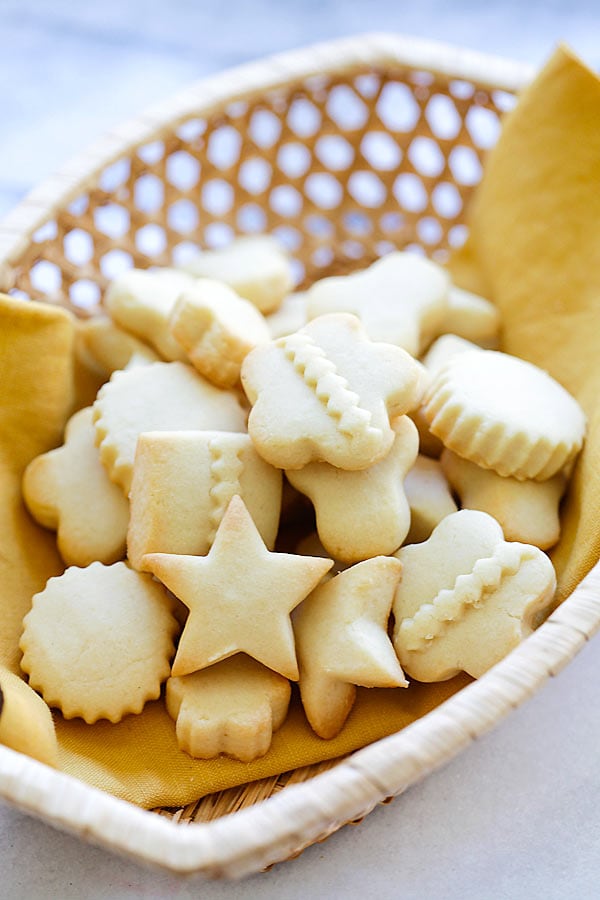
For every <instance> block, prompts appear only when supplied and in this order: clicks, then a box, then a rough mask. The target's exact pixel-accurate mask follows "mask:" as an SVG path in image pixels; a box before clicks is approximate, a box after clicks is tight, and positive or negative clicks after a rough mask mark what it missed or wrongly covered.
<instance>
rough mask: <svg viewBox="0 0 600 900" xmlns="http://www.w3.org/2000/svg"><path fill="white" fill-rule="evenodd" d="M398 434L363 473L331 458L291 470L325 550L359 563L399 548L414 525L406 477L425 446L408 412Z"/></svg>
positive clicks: (398, 422)
mask: <svg viewBox="0 0 600 900" xmlns="http://www.w3.org/2000/svg"><path fill="white" fill-rule="evenodd" d="M392 427H393V429H394V433H395V438H394V443H393V444H392V449H391V450H390V451H389V453H388V454H387V456H385V457H384V458H383V459H382V460H380V461H379V462H377V463H375V464H374V465H372V466H369V468H367V469H362V470H360V471H358V472H348V471H344V470H343V469H337V468H335V467H334V466H331V465H329V463H309V464H308V465H307V466H304V468H303V469H297V470H290V471H288V472H287V473H286V474H287V477H288V479H289V481H290V483H291V484H292V485H293V486H294V487H295V488H296V489H297V490H299V491H302V493H304V494H306V495H307V496H308V497H310V499H311V500H312V502H313V504H314V507H315V514H316V518H317V532H318V534H319V537H320V539H321V543H322V544H323V546H324V547H325V550H326V551H327V552H328V553H329V554H330V555H331V556H332V557H333V558H334V559H337V560H341V561H342V562H358V561H359V560H362V559H368V558H369V557H372V556H379V555H382V556H385V555H387V554H389V553H393V552H394V550H397V549H398V547H399V546H400V544H401V543H402V542H403V541H404V538H405V537H406V534H407V532H408V529H409V526H410V508H409V505H408V501H407V499H406V494H405V492H404V479H405V477H406V474H407V472H408V470H409V469H410V468H411V466H412V465H413V464H414V462H415V459H416V457H417V453H418V449H419V436H418V432H417V429H416V426H415V425H414V423H413V422H412V421H411V419H409V418H408V416H399V417H398V418H397V419H395V420H394V422H393V423H392Z"/></svg>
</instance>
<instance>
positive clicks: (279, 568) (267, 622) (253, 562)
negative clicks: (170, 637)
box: [142, 496, 332, 680]
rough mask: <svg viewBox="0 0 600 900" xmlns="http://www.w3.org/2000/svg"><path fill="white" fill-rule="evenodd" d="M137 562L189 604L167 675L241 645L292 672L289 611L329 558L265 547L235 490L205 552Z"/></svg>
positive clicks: (196, 667)
mask: <svg viewBox="0 0 600 900" xmlns="http://www.w3.org/2000/svg"><path fill="white" fill-rule="evenodd" d="M142 565H143V566H144V568H145V569H147V570H149V571H150V572H152V573H153V574H154V575H156V577H157V578H159V579H160V580H161V581H162V582H163V584H165V585H166V586H167V587H168V588H169V590H170V591H172V592H173V593H174V594H175V596H176V597H178V598H179V599H180V600H181V601H182V602H183V603H184V604H185V605H186V606H187V607H188V609H189V610H190V615H189V617H188V620H187V622H186V625H185V628H184V631H183V634H182V636H181V640H180V642H179V648H178V650H177V656H176V657H175V662H174V663H173V670H172V674H173V675H188V674H189V673H190V672H196V671H198V670H199V669H204V668H206V666H210V665H212V664H213V663H217V662H219V661H220V660H222V659H227V657H229V656H233V654H234V653H240V652H241V653H247V654H248V656H251V657H252V658H253V659H256V660H258V662H261V663H263V664H264V665H265V666H268V667H269V668H270V669H273V671H275V672H279V673H280V674H281V675H284V676H285V677H286V678H291V679H292V680H297V679H298V666H297V663H296V653H295V649H294V636H293V632H292V625H291V622H290V612H291V611H292V609H294V607H295V606H297V605H298V604H299V603H300V602H301V601H302V600H304V598H305V597H306V596H307V595H308V594H309V593H310V591H312V589H313V588H314V587H315V586H316V585H317V584H318V582H319V581H320V580H321V578H322V577H323V575H325V573H326V572H328V571H329V569H330V568H331V565H332V562H331V560H330V559H316V558H313V557H309V556H293V555H291V554H288V553H271V552H269V551H268V550H267V548H266V547H265V545H264V542H263V540H262V538H261V536H260V534H259V533H258V530H257V528H256V525H255V524H254V522H253V521H252V519H251V517H250V514H249V512H248V510H247V509H246V507H245V506H244V502H243V500H241V498H240V497H238V496H236V497H234V498H233V499H232V500H231V502H230V504H229V506H228V508H227V512H226V513H225V515H224V516H223V519H222V521H221V524H220V525H219V528H218V531H217V534H216V537H215V540H214V543H213V545H212V547H211V549H210V552H209V554H208V556H184V555H173V554H168V553H150V554H148V556H146V557H144V559H143V561H142Z"/></svg>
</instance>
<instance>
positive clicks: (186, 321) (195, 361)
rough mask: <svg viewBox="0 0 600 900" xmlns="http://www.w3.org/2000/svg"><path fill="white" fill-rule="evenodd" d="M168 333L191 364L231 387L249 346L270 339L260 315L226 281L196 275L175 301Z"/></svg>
mask: <svg viewBox="0 0 600 900" xmlns="http://www.w3.org/2000/svg"><path fill="white" fill-rule="evenodd" d="M169 327H170V329H171V333H172V335H173V337H174V338H175V340H176V341H177V342H178V343H179V344H180V345H181V347H183V349H184V350H185V352H186V354H187V356H188V358H189V360H190V362H191V363H192V365H193V366H194V367H195V368H196V369H197V370H198V371H199V372H200V374H201V375H204V377H205V378H208V380H209V381H212V383H213V384H216V385H218V386H219V387H233V386H234V385H235V384H237V383H238V381H239V380H240V368H241V365H242V362H243V360H244V358H245V357H246V356H247V355H248V353H249V352H250V350H252V349H253V348H254V347H256V346H258V345H259V344H266V343H267V341H269V340H270V339H271V335H270V333H269V329H268V327H267V324H266V322H265V319H264V316H262V315H261V314H260V313H259V311H258V310H257V309H256V307H255V306H253V304H252V303H250V301H248V300H244V299H243V298H242V297H239V296H238V295H237V294H236V293H235V291H233V290H232V289H231V288H230V287H228V286H227V285H226V284H221V283H220V282H218V281H211V279H209V278H199V279H198V280H197V281H196V283H195V285H194V287H191V288H188V289H187V290H185V291H184V292H183V293H182V294H181V296H180V297H179V300H178V301H177V303H176V304H175V308H174V309H173V312H172V313H171V318H170V322H169Z"/></svg>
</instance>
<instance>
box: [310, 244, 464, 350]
mask: <svg viewBox="0 0 600 900" xmlns="http://www.w3.org/2000/svg"><path fill="white" fill-rule="evenodd" d="M449 287H450V278H449V276H448V274H447V273H446V272H445V271H444V269H442V268H441V266H438V265H437V264H436V263H434V262H430V261H429V260H427V259H424V258H423V257H421V256H417V254H415V253H408V252H397V253H390V254H389V255H388V256H384V257H383V259H380V260H378V261H377V262H376V263H373V265H372V266H370V267H369V268H368V269H365V270H363V271H362V272H356V273H355V274H353V275H342V276H337V277H334V278H323V279H322V280H321V281H317V282H316V283H315V284H314V285H313V286H312V287H311V288H310V290H309V291H308V318H309V319H314V318H316V317H317V316H322V315H325V314H327V313H335V312H348V313H353V314H354V315H355V316H358V318H359V319H360V320H361V321H362V323H363V325H364V326H365V329H366V331H367V334H368V335H369V337H370V338H371V340H373V341H387V342H388V343H390V344H396V345H397V346H399V347H403V348H404V349H405V350H407V351H408V352H409V353H411V354H412V355H413V356H418V355H419V354H420V353H421V351H422V350H423V348H424V347H426V346H427V344H428V343H429V341H430V340H431V338H432V337H433V336H434V335H435V334H439V329H440V327H441V323H442V321H443V318H444V315H445V311H446V304H447V295H448V289H449Z"/></svg>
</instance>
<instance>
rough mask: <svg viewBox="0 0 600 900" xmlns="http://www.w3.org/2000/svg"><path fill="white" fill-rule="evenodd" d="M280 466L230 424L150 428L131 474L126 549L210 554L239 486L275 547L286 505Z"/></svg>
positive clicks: (132, 555)
mask: <svg viewBox="0 0 600 900" xmlns="http://www.w3.org/2000/svg"><path fill="white" fill-rule="evenodd" d="M281 483H282V475H281V470H280V469H275V468H273V466H270V465H269V464H268V463H266V462H265V461H264V459H263V458H262V457H261V456H259V455H258V453H257V452H256V450H255V449H254V447H253V445H252V441H251V440H250V437H249V435H247V434H235V433H233V432H227V431H151V432H147V433H146V434H142V435H140V437H139V439H138V443H137V450H136V454H135V464H134V467H133V480H132V482H131V493H130V502H131V517H130V524H129V532H128V535H127V552H128V556H129V560H130V562H131V564H132V565H133V567H134V568H136V569H139V568H140V567H141V566H142V558H143V556H144V555H145V554H146V553H185V554H188V555H199V556H203V555H204V554H205V553H208V551H209V550H210V547H211V545H212V542H213V541H214V539H215V535H216V533H217V528H218V527H219V524H220V522H221V519H222V518H223V516H224V514H225V510H226V509H227V507H228V505H229V501H230V500H231V498H232V497H234V496H235V495H236V494H237V495H239V496H240V497H242V499H243V500H244V503H245V504H246V507H247V508H248V512H249V513H250V515H251V516H252V518H253V520H254V523H255V524H256V527H257V528H258V530H259V532H260V534H261V536H262V538H263V540H264V542H265V544H266V545H267V547H268V548H269V549H271V550H272V549H273V547H274V545H275V538H276V537H277V527H278V525H279V512H280V509H281Z"/></svg>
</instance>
